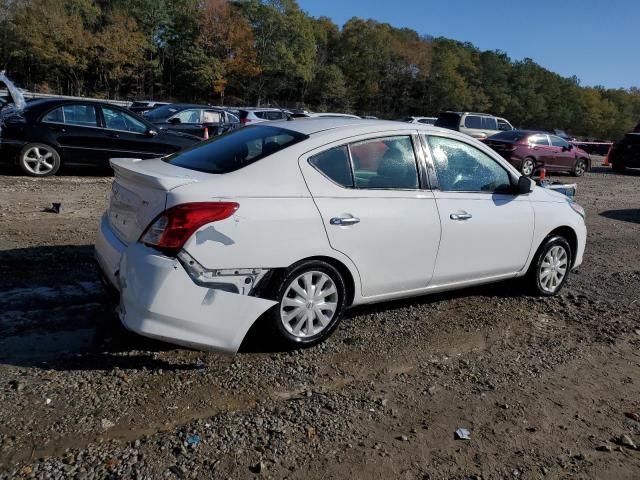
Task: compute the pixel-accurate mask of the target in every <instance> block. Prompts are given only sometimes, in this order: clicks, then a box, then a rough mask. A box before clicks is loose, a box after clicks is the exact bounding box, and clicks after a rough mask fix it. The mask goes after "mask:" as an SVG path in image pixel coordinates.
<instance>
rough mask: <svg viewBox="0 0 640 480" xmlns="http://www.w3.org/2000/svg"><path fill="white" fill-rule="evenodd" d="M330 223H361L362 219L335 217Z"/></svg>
mask: <svg viewBox="0 0 640 480" xmlns="http://www.w3.org/2000/svg"><path fill="white" fill-rule="evenodd" d="M329 223H330V224H331V225H340V226H343V227H344V226H348V225H355V224H356V223H360V219H359V218H356V217H333V218H332V219H331V220H329Z"/></svg>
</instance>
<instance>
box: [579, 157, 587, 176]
mask: <svg viewBox="0 0 640 480" xmlns="http://www.w3.org/2000/svg"><path fill="white" fill-rule="evenodd" d="M586 169H587V168H586V166H585V164H584V161H582V160H580V161H579V162H578V165H576V173H577V174H578V175H582V174H583V173H584V172H585V170H586Z"/></svg>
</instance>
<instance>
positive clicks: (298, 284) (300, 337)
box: [267, 260, 347, 348]
mask: <svg viewBox="0 0 640 480" xmlns="http://www.w3.org/2000/svg"><path fill="white" fill-rule="evenodd" d="M273 282H274V285H273V289H272V292H273V293H272V297H273V298H274V299H275V300H277V301H278V304H277V305H275V306H274V307H273V308H272V309H271V310H270V311H269V314H268V318H267V321H268V324H269V325H268V326H269V329H270V330H271V332H272V333H273V334H274V336H275V337H276V340H277V341H278V342H279V343H280V344H281V345H282V346H284V347H286V348H296V347H311V346H313V345H317V344H318V343H320V342H322V341H323V340H325V339H326V338H327V337H329V335H331V333H332V332H333V331H334V330H335V329H336V327H337V326H338V324H339V323H340V320H341V319H342V314H343V312H344V309H345V300H346V298H347V290H346V286H345V283H344V279H343V278H342V275H340V272H338V270H337V269H336V268H335V267H334V266H333V265H330V264H329V263H327V262H324V261H321V260H305V261H302V262H299V263H297V264H294V265H293V266H291V267H290V268H289V269H288V270H287V271H286V272H285V273H284V274H283V275H282V276H280V278H274V280H273ZM328 282H330V283H331V285H329V286H327V285H328ZM307 286H311V288H307ZM316 288H320V291H321V292H330V293H328V294H327V295H325V296H323V297H315V298H313V294H312V297H309V296H307V295H306V292H307V291H309V290H313V292H315V291H316ZM305 302H306V303H305ZM322 306H324V307H327V308H325V309H321V308H319V307H322ZM296 311H297V312H298V314H295V312H296ZM310 316H312V318H311V321H310V320H309V317H310ZM323 319H324V320H323Z"/></svg>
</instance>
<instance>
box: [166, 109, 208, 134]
mask: <svg viewBox="0 0 640 480" xmlns="http://www.w3.org/2000/svg"><path fill="white" fill-rule="evenodd" d="M203 114H204V110H203V109H202V108H188V109H186V110H182V111H181V112H178V113H176V114H175V115H174V116H172V117H171V118H169V119H167V123H168V125H167V126H166V127H165V128H168V129H170V130H175V131H177V132H182V133H188V134H190V135H196V136H198V137H202V136H203V132H204V126H203V125H202V117H203Z"/></svg>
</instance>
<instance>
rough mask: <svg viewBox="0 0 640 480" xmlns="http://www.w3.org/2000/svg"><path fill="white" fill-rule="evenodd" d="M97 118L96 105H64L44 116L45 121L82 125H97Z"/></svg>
mask: <svg viewBox="0 0 640 480" xmlns="http://www.w3.org/2000/svg"><path fill="white" fill-rule="evenodd" d="M97 119H98V117H97V115H96V107H95V106H94V105H64V106H62V107H58V108H56V109H55V110H52V111H50V112H49V113H47V114H46V115H45V116H44V117H42V121H43V122H54V123H64V124H66V125H77V126H81V127H97V126H98V120H97Z"/></svg>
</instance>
